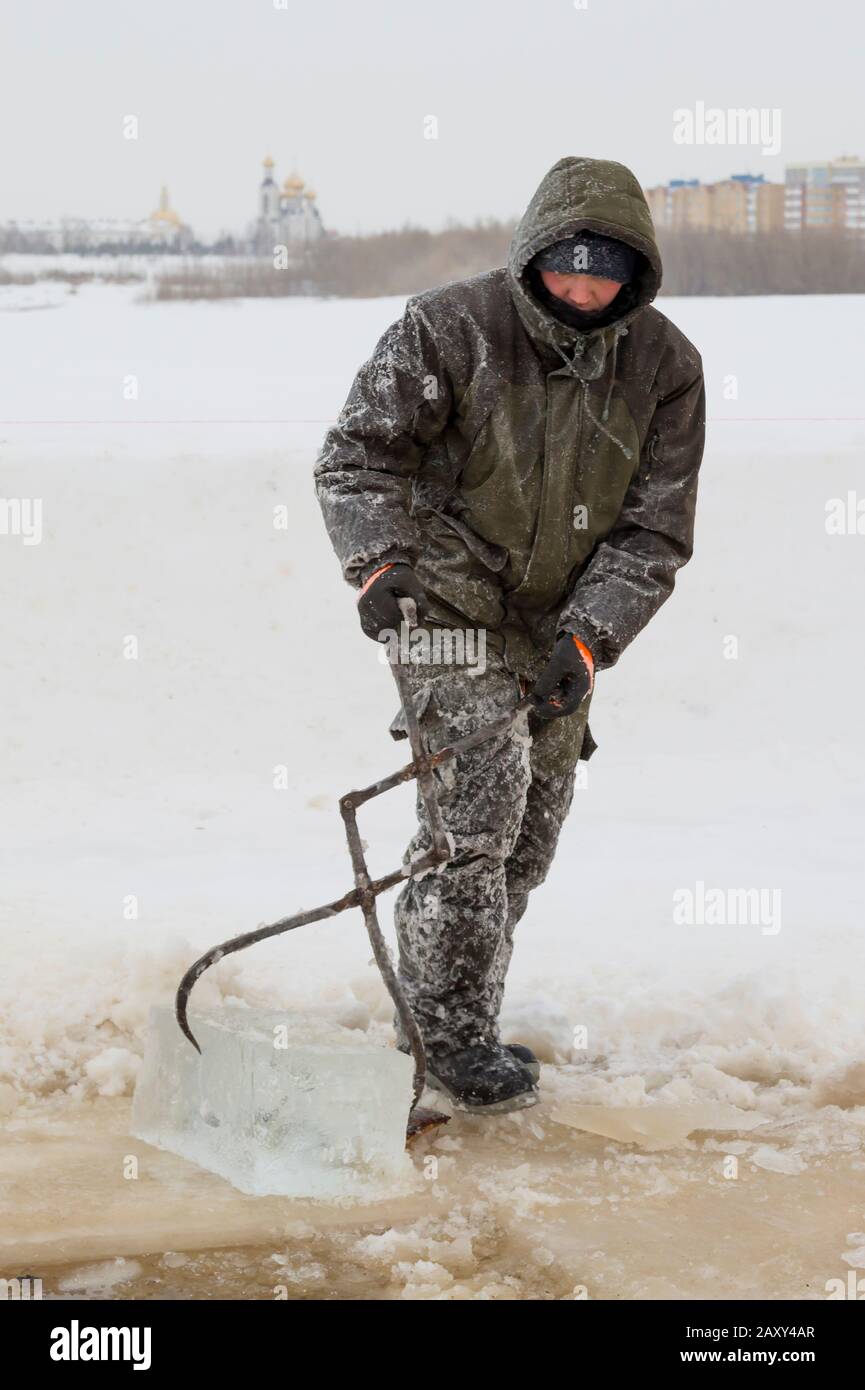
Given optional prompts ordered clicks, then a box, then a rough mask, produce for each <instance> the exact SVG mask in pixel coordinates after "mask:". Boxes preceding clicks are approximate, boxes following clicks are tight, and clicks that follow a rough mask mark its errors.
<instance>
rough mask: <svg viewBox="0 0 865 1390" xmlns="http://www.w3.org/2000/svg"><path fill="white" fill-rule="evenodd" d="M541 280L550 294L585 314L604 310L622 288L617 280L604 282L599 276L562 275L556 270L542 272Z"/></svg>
mask: <svg viewBox="0 0 865 1390" xmlns="http://www.w3.org/2000/svg"><path fill="white" fill-rule="evenodd" d="M541 279H542V280H543V282H544V284H545V286H546V288H547V289H548V290H549V292H550V294H554V295H555V296H556V298H557V299H563V300H564V301H565V303H566V304H571V305H572V306H573V307H574V308H575V309H582V310H583V312H584V313H587V314H592V313H595V312H597V311H599V310H601V309H606V307H607V305H608V304H612V302H613V300H614V299H615V297H616V295H617V294H618V293H619V290H620V289H621V288H622V287H621V285H620V284H619V282H618V280H604V279H603V278H602V276H600V275H580V274H576V275H564V274H562V273H560V272H559V271H558V270H542V271H541Z"/></svg>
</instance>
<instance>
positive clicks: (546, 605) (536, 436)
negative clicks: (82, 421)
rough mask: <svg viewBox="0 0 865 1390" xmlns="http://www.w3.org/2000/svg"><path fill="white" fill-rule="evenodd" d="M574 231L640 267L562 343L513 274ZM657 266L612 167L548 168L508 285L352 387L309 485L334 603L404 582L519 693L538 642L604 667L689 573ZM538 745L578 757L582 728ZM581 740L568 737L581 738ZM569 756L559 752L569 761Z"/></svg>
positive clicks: (401, 325)
mask: <svg viewBox="0 0 865 1390" xmlns="http://www.w3.org/2000/svg"><path fill="white" fill-rule="evenodd" d="M581 228H589V229H591V230H593V231H597V232H602V233H604V234H605V235H607V236H613V237H617V238H619V239H620V240H622V241H625V242H627V243H628V244H629V245H631V246H633V247H634V248H635V250H637V251H638V252H639V253H640V258H639V271H638V274H637V277H636V288H637V294H636V303H635V304H634V305H633V306H632V307H631V308H630V310H628V311H627V312H626V313H625V314H624V315H623V317H621V318H620V319H618V320H617V321H616V322H615V323H613V324H611V325H610V326H608V327H605V328H596V329H594V330H591V331H589V332H578V331H576V330H575V329H574V328H572V327H568V326H566V325H565V324H564V323H562V322H560V321H559V320H558V319H557V318H555V317H554V316H553V315H552V314H551V313H550V312H549V310H548V309H547V308H545V307H544V305H543V304H541V302H540V301H539V300H538V299H536V298H535V297H534V295H533V294H532V293H531V291H530V289H529V286H528V282H527V278H526V268H527V266H528V263H529V261H530V260H531V259H532V257H533V256H535V255H536V254H537V253H538V252H539V251H541V250H542V249H543V248H544V247H545V246H548V245H550V244H551V243H552V242H554V241H558V240H560V239H561V238H563V237H567V236H570V235H572V234H573V233H574V232H577V231H579V230H580V229H581ZM660 283H661V260H660V256H659V254H658V248H657V243H656V241H655V234H654V228H653V226H652V220H651V215H650V213H649V209H648V205H647V203H646V200H645V198H644V196H643V193H642V190H641V188H640V185H639V183H638V182H637V180H636V178H635V177H634V175H633V174H632V173H631V172H630V170H628V169H626V168H625V167H624V165H621V164H617V163H614V162H612V161H608V160H593V159H577V158H566V159H561V160H559V162H558V163H557V164H556V165H554V166H553V168H552V169H551V170H550V172H549V173H548V174H547V175H546V177H545V178H544V179H543V181H542V182H541V184H540V187H539V188H538V190H537V192H536V193H535V195H534V197H533V198H532V200H531V202H530V204H529V206H528V208H527V210H526V213H525V216H524V217H523V218H522V220H521V222H520V223H519V226H518V227H517V229H516V232H515V234H514V238H513V241H512V244H511V250H510V256H509V260H508V265H507V267H506V268H502V269H498V270H491V271H488V272H486V273H484V274H482V275H476V276H473V277H472V278H471V279H469V280H462V281H459V282H458V283H456V284H453V285H446V286H445V287H444V288H442V289H437V290H430V291H427V292H426V293H424V294H419V295H416V296H414V297H413V298H412V299H410V300H409V301H408V304H407V306H406V309H405V313H404V315H403V317H402V318H401V319H400V320H399V321H398V322H397V323H395V324H393V326H392V327H391V328H389V329H388V330H387V332H386V333H385V334H384V335H383V337H382V338H381V340H380V341H379V343H378V345H377V347H376V349H375V351H374V353H373V355H372V357H371V358H370V360H369V361H368V362H367V363H366V364H365V365H364V366H363V367H362V368H361V369H360V371H359V372H358V375H357V378H356V379H355V382H354V385H353V386H352V389H351V392H350V394H349V397H348V400H347V401H346V404H345V406H344V408H343V410H342V412H341V414H340V417H339V420H338V422H337V424H336V425H335V426H334V428H333V429H331V430H330V431H329V432H328V435H327V437H326V439H325V443H324V447H323V449H322V452H321V455H320V457H319V460H318V462H317V464H316V468H315V480H316V490H317V494H318V498H319V502H320V504H321V507H322V511H323V514H324V519H325V524H326V526H327V529H328V532H329V535H330V538H331V541H332V542H333V545H334V548H335V550H336V552H337V554H338V556H339V558H340V561H341V562H342V566H343V573H344V575H345V578H346V579H347V580H348V581H349V583H351V584H354V585H355V586H359V585H360V584H361V583H362V580H363V578H364V577H365V576H366V575H367V574H369V573H370V572H371V570H372V568H373V567H375V565H376V564H378V563H383V562H386V561H388V560H390V561H402V562H405V563H408V564H410V565H412V566H413V567H414V569H415V570H416V572H417V575H418V577H419V579H420V580H421V582H422V583H423V584H424V586H425V587H426V589H427V591H428V592H429V594H430V596H431V599H432V603H433V609H432V617H433V620H434V621H436V622H438V623H440V624H442V625H444V626H448V627H471V628H477V629H481V628H483V629H485V630H486V633H487V644H488V646H493V647H496V648H497V649H498V650H499V651H500V652H501V653H502V654H503V656H504V659H505V661H506V663H507V665H508V666H509V668H510V669H511V670H513V671H514V672H517V673H519V674H520V675H523V676H525V677H526V678H527V679H529V680H532V679H534V678H535V677H536V676H537V675H538V673H539V672H540V670H541V668H542V667H543V665H544V663H545V662H546V660H547V659H548V658H549V655H550V651H551V649H552V646H553V643H554V641H555V637H556V633H557V632H558V631H559V630H561V629H563V628H564V629H567V630H569V631H571V632H573V633H575V634H576V635H577V636H579V637H580V638H582V640H583V641H584V642H585V643H586V644H587V645H588V647H589V648H590V650H591V651H592V653H593V655H594V658H595V663H596V667H597V669H599V670H603V669H604V668H605V667H609V666H612V665H613V664H614V663H615V662H616V661H617V660H618V658H619V656H620V654H621V652H622V651H623V650H624V648H625V647H626V646H627V645H628V643H629V642H631V641H632V640H633V638H634V637H636V635H637V633H638V632H639V631H640V630H641V629H642V628H643V627H644V626H645V625H646V623H647V622H648V621H649V619H650V618H651V617H652V616H653V614H654V613H656V612H657V610H658V608H659V607H660V606H661V604H662V603H663V602H664V600H665V599H666V598H668V597H669V595H670V593H671V591H672V588H673V583H674V579H675V575H676V571H677V570H678V569H679V568H680V567H681V566H682V565H684V564H685V563H686V562H687V561H688V559H689V558H690V556H691V552H692V547H693V531H694V509H695V504H696V495H697V476H698V470H699V466H700V460H701V457H702V451H703V435H704V414H705V396H704V387H703V375H702V365H701V361H700V356H699V353H698V352H697V350H696V349H695V348H694V346H693V345H692V344H691V343H690V342H689V341H688V339H687V338H686V337H685V336H684V335H683V334H682V333H681V332H680V331H679V329H677V328H676V327H675V326H674V325H673V324H672V323H670V321H669V320H668V319H667V318H665V316H664V315H663V314H661V313H659V311H658V310H657V309H655V308H653V307H651V301H652V300H653V299H654V297H655V295H656V294H657V292H658V288H659V286H660ZM555 726H567V728H564V727H562V728H559V729H558V730H557V731H556V732H555V734H554V735H553V734H552V733H551V734H550V737H551V739H552V741H554V742H556V743H557V744H558V745H559V746H560V753H561V759H560V760H561V764H562V766H564V765H565V764H566V762H567V760H568V757H569V751H568V748H567V747H566V746H565V745H566V744H567V743H568V741H570V744H571V745H573V743H574V740H576V748H577V751H578V752H579V750H580V747H581V746H582V748H583V751H582V756H583V757H586V756H588V754H589V753H590V752H591V751H592V748H593V747H594V743H593V740H592V739H591V735H590V734H589V733H588V730H587V728H586V721H585V714H584V713H583V715H582V718H581V717H580V716H579V715H577V716H571V718H570V719H563V720H557V721H553V724H552V725H551V726H550V729H551V730H552V729H553V728H554V727H555ZM584 735H585V738H584ZM571 751H573V750H572V749H571Z"/></svg>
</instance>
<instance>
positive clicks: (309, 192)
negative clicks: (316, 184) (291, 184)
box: [303, 188, 316, 199]
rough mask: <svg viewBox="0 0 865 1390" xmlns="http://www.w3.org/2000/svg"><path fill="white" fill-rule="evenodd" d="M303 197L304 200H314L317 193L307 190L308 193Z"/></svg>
mask: <svg viewBox="0 0 865 1390" xmlns="http://www.w3.org/2000/svg"><path fill="white" fill-rule="evenodd" d="M303 196H304V198H309V199H313V198H315V196H316V195H315V193H314V192H313V190H312V189H311V188H308V189H307V190H306V192H305V193H304V195H303Z"/></svg>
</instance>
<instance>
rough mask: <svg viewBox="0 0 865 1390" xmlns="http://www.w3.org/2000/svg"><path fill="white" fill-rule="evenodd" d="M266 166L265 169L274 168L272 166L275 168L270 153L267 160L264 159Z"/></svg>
mask: <svg viewBox="0 0 865 1390" xmlns="http://www.w3.org/2000/svg"><path fill="white" fill-rule="evenodd" d="M264 167H265V169H272V168H273V160H272V159H271V157H270V155H268V156H267V158H266V159H265V161H264Z"/></svg>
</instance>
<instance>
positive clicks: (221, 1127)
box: [132, 1008, 414, 1199]
mask: <svg viewBox="0 0 865 1390" xmlns="http://www.w3.org/2000/svg"><path fill="white" fill-rule="evenodd" d="M190 1023H191V1026H192V1031H193V1032H194V1034H195V1036H196V1037H197V1039H198V1042H199V1045H200V1047H201V1056H199V1054H198V1053H197V1052H196V1051H195V1050H194V1048H193V1047H192V1045H191V1043H190V1042H189V1041H188V1040H187V1039H186V1038H185V1037H184V1036H183V1034H182V1033H181V1031H180V1029H179V1027H178V1026H177V1022H176V1020H175V1017H174V1014H173V1012H172V1011H171V1010H170V1009H165V1008H156V1009H153V1010H152V1011H151V1015H150V1028H149V1032H148V1037H147V1044H146V1049H145V1055H144V1066H143V1069H142V1072H141V1076H140V1078H139V1081H138V1085H137V1087H136V1090H135V1098H134V1101H133V1106H132V1133H133V1134H134V1135H135V1137H136V1138H138V1139H144V1140H145V1141H146V1142H147V1143H149V1144H154V1145H156V1147H157V1148H160V1149H167V1150H168V1151H169V1152H170V1153H175V1154H179V1155H180V1156H181V1157H182V1158H188V1159H191V1160H192V1162H193V1163H197V1164H199V1165H200V1166H201V1167H202V1168H207V1169H208V1170H209V1171H210V1172H212V1173H218V1174H220V1176H221V1177H224V1178H227V1179H228V1181H229V1182H230V1183H231V1184H232V1185H233V1186H234V1187H236V1188H238V1189H239V1190H240V1191H241V1192H247V1193H251V1194H253V1195H256V1196H265V1195H273V1196H286V1197H319V1198H341V1197H358V1198H363V1199H368V1198H371V1197H374V1196H375V1195H382V1192H383V1191H384V1190H385V1189H387V1188H388V1187H390V1188H391V1189H392V1187H393V1184H394V1183H400V1184H401V1183H402V1182H403V1181H407V1180H408V1178H409V1176H410V1174H411V1173H412V1171H413V1169H412V1165H411V1161H410V1159H409V1158H408V1157H407V1156H406V1153H405V1134H406V1120H407V1118H408V1113H409V1110H410V1108H411V1101H412V1079H413V1070H414V1069H413V1065H412V1062H411V1059H410V1058H409V1057H407V1056H406V1055H405V1054H404V1053H402V1052H397V1051H396V1050H395V1049H394V1048H388V1047H385V1046H377V1045H376V1044H374V1043H371V1042H370V1041H369V1040H368V1039H366V1038H360V1037H359V1036H358V1035H357V1034H356V1033H355V1034H352V1033H350V1032H348V1031H347V1030H345V1029H339V1028H336V1027H332V1026H329V1025H326V1024H323V1023H322V1022H321V1021H319V1020H312V1021H307V1020H297V1019H294V1020H291V1019H289V1018H287V1016H286V1015H285V1014H281V1013H277V1012H273V1011H270V1010H263V1009H228V1008H223V1009H215V1010H213V1011H212V1012H209V1013H201V1014H195V1015H191V1016H190Z"/></svg>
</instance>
